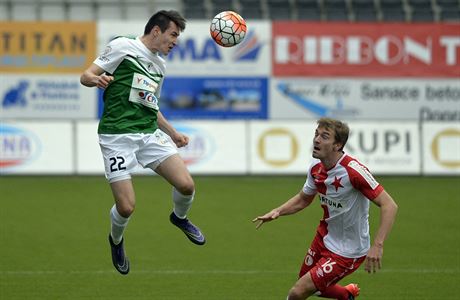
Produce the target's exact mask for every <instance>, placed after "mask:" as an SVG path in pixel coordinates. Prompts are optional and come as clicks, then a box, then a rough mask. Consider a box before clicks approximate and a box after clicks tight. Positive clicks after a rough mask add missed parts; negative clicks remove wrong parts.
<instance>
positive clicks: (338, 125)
mask: <svg viewBox="0 0 460 300" xmlns="http://www.w3.org/2000/svg"><path fill="white" fill-rule="evenodd" d="M317 123H318V127H321V128H327V129H329V130H332V131H334V141H335V142H336V143H339V144H341V145H342V147H340V149H339V150H340V151H342V150H343V147H345V145H346V144H347V141H348V136H349V134H350V128H349V127H348V125H347V124H346V123H344V122H342V121H339V120H336V119H332V118H321V119H319V120H318V121H317Z"/></svg>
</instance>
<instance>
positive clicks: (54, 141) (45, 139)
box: [0, 121, 75, 175]
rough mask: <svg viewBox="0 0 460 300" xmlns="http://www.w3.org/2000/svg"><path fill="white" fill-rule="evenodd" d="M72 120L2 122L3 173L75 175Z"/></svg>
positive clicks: (0, 151)
mask: <svg viewBox="0 0 460 300" xmlns="http://www.w3.org/2000/svg"><path fill="white" fill-rule="evenodd" d="M74 151H75V146H74V142H73V130H72V123H70V122H68V121H62V122H57V121H56V122H46V123H43V122H32V121H29V122H2V123H0V174H2V175H6V174H72V173H73V172H74V160H73V158H74Z"/></svg>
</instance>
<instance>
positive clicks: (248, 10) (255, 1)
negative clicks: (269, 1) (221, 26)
mask: <svg viewBox="0 0 460 300" xmlns="http://www.w3.org/2000/svg"><path fill="white" fill-rule="evenodd" d="M239 2H240V11H241V15H242V16H244V17H245V18H246V19H263V18H265V14H264V9H263V7H262V3H261V1H260V0H239Z"/></svg>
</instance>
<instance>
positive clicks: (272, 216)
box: [252, 209, 280, 229]
mask: <svg viewBox="0 0 460 300" xmlns="http://www.w3.org/2000/svg"><path fill="white" fill-rule="evenodd" d="M279 216H280V213H279V211H277V210H275V209H274V210H272V211H270V212H268V213H266V214H265V215H263V216H258V217H256V218H255V219H254V220H252V222H253V223H256V229H259V227H260V226H262V224H264V223H265V222H270V221H273V220H275V219H277V218H278V217H279Z"/></svg>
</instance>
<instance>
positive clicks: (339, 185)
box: [332, 176, 343, 192]
mask: <svg viewBox="0 0 460 300" xmlns="http://www.w3.org/2000/svg"><path fill="white" fill-rule="evenodd" d="M340 181H342V178H337V176H335V179H334V182H333V183H332V185H333V186H334V187H335V191H336V192H337V191H338V190H339V188H343V185H342V184H341V183H340Z"/></svg>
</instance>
